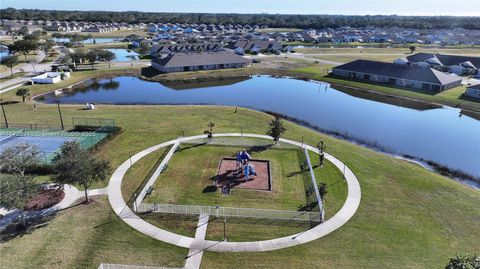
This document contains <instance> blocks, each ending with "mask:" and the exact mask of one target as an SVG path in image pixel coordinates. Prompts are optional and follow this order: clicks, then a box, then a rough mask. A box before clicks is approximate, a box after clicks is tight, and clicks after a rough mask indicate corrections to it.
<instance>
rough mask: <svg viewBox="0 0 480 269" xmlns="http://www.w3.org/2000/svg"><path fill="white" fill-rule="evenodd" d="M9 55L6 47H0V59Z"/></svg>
mask: <svg viewBox="0 0 480 269" xmlns="http://www.w3.org/2000/svg"><path fill="white" fill-rule="evenodd" d="M8 55H9V51H8V47H7V46H4V45H0V59H3V58H4V57H7V56H8Z"/></svg>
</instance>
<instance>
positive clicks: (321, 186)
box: [318, 182, 327, 201]
mask: <svg viewBox="0 0 480 269" xmlns="http://www.w3.org/2000/svg"><path fill="white" fill-rule="evenodd" d="M318 192H319V193H320V198H321V199H322V201H324V200H325V195H327V183H325V182H320V183H319V184H318Z"/></svg>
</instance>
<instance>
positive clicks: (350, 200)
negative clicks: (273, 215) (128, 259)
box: [108, 133, 361, 252]
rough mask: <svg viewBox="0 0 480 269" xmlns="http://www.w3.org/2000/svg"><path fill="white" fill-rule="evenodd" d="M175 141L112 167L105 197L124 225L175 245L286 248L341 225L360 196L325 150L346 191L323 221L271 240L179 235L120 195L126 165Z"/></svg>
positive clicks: (210, 248) (251, 249)
mask: <svg viewBox="0 0 480 269" xmlns="http://www.w3.org/2000/svg"><path fill="white" fill-rule="evenodd" d="M240 136H242V134H240V133H226V134H215V135H214V137H240ZM243 136H244V137H254V138H262V139H269V140H271V137H269V136H266V135H257V134H243ZM205 137H206V135H199V136H191V137H185V138H182V141H190V140H195V139H204V138H205ZM280 141H281V142H284V143H288V144H291V145H295V146H298V147H302V146H303V145H302V144H301V143H299V142H296V141H292V140H287V139H280ZM176 142H177V139H175V140H170V141H167V142H164V143H161V144H159V145H156V146H153V147H150V148H148V149H145V150H143V151H141V152H139V153H137V154H135V155H134V156H132V157H131V158H130V159H128V160H127V161H125V162H124V163H123V164H122V165H120V167H118V168H117V170H115V172H114V173H113V175H112V176H111V178H110V182H109V185H108V199H109V201H110V205H111V206H112V208H113V210H114V211H115V213H116V214H117V215H118V216H119V217H120V218H121V219H122V220H123V221H125V222H126V223H127V224H128V225H130V226H131V227H133V228H134V229H136V230H138V231H139V232H141V233H143V234H145V235H147V236H150V237H152V238H155V239H157V240H160V241H163V242H166V243H169V244H173V245H176V246H179V247H184V248H191V247H192V246H194V245H193V244H194V243H195V245H197V244H201V245H203V246H204V250H208V251H219V252H259V251H269V250H276V249H282V248H287V247H291V246H295V245H300V244H304V243H307V242H310V241H313V240H316V239H319V238H321V237H323V236H325V235H327V234H329V233H331V232H333V231H335V230H336V229H338V228H340V227H341V226H343V225H344V224H345V223H347V221H348V220H349V219H350V218H352V217H353V215H354V214H355V212H356V211H357V209H358V207H359V205H360V199H361V190H360V183H359V182H358V180H357V177H356V176H355V174H353V172H352V171H351V170H350V169H349V168H348V167H347V166H346V165H345V164H344V163H342V162H341V161H340V160H338V159H336V158H335V157H333V156H332V155H329V154H326V155H325V157H326V159H327V160H329V161H331V162H332V163H333V164H334V165H335V166H336V167H337V168H338V169H339V170H340V171H341V172H342V173H343V174H344V177H345V180H346V182H347V186H348V195H347V199H346V201H345V204H344V205H343V207H342V208H341V209H340V210H339V211H338V212H337V213H336V214H335V215H334V216H333V217H332V218H330V219H328V220H327V221H325V222H324V223H322V224H320V225H317V226H315V227H314V228H312V229H310V230H307V231H305V232H302V233H298V234H294V235H291V236H285V237H281V238H276V239H272V240H263V241H254V242H225V241H211V240H198V239H196V238H192V237H188V236H183V235H179V234H175V233H172V232H169V231H166V230H163V229H160V228H158V227H156V226H154V225H152V224H150V223H148V222H146V221H144V220H143V219H141V218H140V217H138V216H137V215H135V214H134V213H133V212H132V211H131V210H130V208H129V207H128V206H127V204H126V203H125V201H124V199H123V196H122V189H121V185H122V179H123V176H124V175H125V173H126V172H127V171H128V169H129V168H130V167H131V166H132V165H133V164H134V163H135V162H137V161H138V160H140V159H141V158H143V157H144V156H146V155H148V154H149V153H151V152H154V151H156V150H158V149H160V148H163V147H166V146H169V145H172V144H174V143H176ZM306 147H307V149H308V150H310V151H313V152H315V153H317V154H318V149H317V148H315V147H312V146H308V145H306Z"/></svg>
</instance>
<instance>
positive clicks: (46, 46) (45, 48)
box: [40, 39, 55, 55]
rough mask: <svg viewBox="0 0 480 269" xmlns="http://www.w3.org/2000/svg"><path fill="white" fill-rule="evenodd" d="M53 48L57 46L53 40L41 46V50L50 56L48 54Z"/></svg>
mask: <svg viewBox="0 0 480 269" xmlns="http://www.w3.org/2000/svg"><path fill="white" fill-rule="evenodd" d="M53 46H55V42H53V40H51V39H48V40H46V41H45V42H43V43H42V44H40V48H41V49H42V50H43V52H45V54H46V55H48V52H50V50H51V49H52V48H53Z"/></svg>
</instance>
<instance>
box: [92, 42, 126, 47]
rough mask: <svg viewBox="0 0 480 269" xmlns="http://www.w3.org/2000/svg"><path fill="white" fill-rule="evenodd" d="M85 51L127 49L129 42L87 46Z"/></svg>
mask: <svg viewBox="0 0 480 269" xmlns="http://www.w3.org/2000/svg"><path fill="white" fill-rule="evenodd" d="M83 48H84V49H127V48H128V43H127V42H114V43H97V44H85V46H84V47H83Z"/></svg>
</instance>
